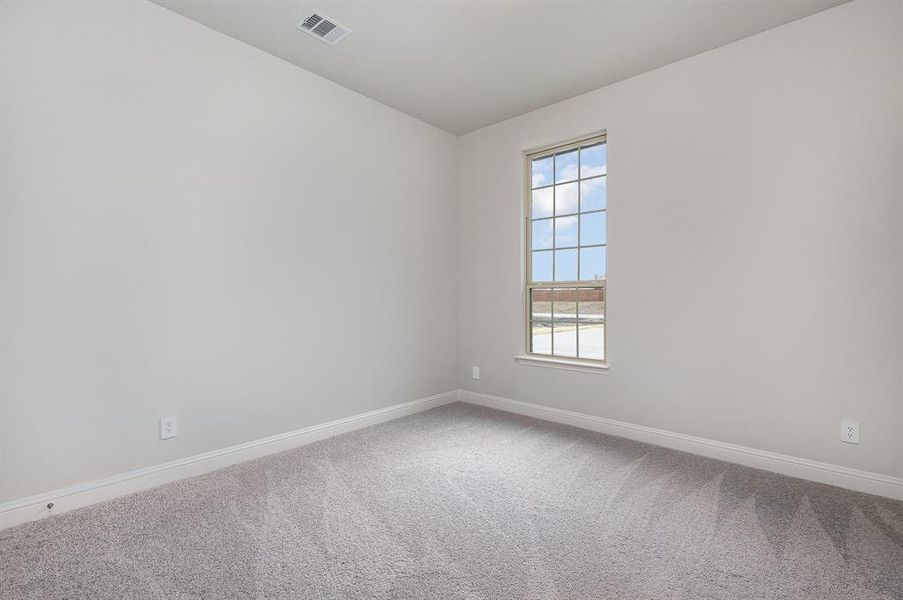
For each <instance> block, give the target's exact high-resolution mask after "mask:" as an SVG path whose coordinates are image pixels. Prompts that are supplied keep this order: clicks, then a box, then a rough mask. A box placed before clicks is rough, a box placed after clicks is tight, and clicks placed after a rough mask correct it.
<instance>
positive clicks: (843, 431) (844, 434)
mask: <svg viewBox="0 0 903 600" xmlns="http://www.w3.org/2000/svg"><path fill="white" fill-rule="evenodd" d="M840 441H841V442H846V443H848V444H858V443H859V421H851V420H850V419H841V420H840Z"/></svg>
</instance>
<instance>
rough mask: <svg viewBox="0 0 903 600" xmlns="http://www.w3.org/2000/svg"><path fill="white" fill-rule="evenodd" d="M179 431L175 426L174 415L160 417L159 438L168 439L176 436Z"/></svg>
mask: <svg viewBox="0 0 903 600" xmlns="http://www.w3.org/2000/svg"><path fill="white" fill-rule="evenodd" d="M177 433H179V429H178V427H177V426H176V418H175V417H163V418H162V419H160V439H161V440H168V439H169V438H174V437H176V434H177Z"/></svg>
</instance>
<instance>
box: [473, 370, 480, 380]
mask: <svg viewBox="0 0 903 600" xmlns="http://www.w3.org/2000/svg"><path fill="white" fill-rule="evenodd" d="M473 378H474V379H479V378H480V367H474V368H473Z"/></svg>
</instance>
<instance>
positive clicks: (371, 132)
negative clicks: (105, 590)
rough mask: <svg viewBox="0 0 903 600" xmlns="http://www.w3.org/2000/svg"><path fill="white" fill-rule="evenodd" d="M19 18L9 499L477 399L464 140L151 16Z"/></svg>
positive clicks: (6, 256)
mask: <svg viewBox="0 0 903 600" xmlns="http://www.w3.org/2000/svg"><path fill="white" fill-rule="evenodd" d="M0 6H2V9H0V10H2V14H0V44H2V48H0V57H2V58H0V81H2V86H3V87H2V91H0V94H2V96H0V103H2V104H0V131H2V134H0V168H2V173H0V227H2V230H0V248H2V254H0V260H2V262H0V353H2V354H0V358H2V360H0V369H2V373H0V382H2V384H0V502H3V501H5V500H11V499H16V498H21V497H24V496H28V495H31V494H35V493H40V492H44V491H48V490H51V489H56V488H60V487H63V486H68V485H71V484H75V483H81V482H86V481H90V480H94V479H97V478H100V477H104V476H107V475H112V474H116V473H121V472H124V471H128V470H130V469H134V468H138V467H142V466H146V465H152V464H157V463H162V462H165V461H169V460H173V459H176V458H180V457H184V456H189V455H193V454H197V453H199V452H203V451H207V450H211V449H215V448H221V447H224V446H228V445H231V444H235V443H239V442H242V441H246V440H253V439H257V438H261V437H264V436H267V435H271V434H275V433H279V432H283V431H288V430H292V429H296V428H299V427H303V426H306V425H310V424H315V423H320V422H324V421H327V420H330V419H334V418H337V417H341V416H345V415H351V414H356V413H360V412H363V411H367V410H371V409H375V408H379V407H383V406H387V405H390V404H395V403H398V402H402V401H406V400H412V399H414V398H418V397H423V396H427V395H431V394H435V393H438V392H442V391H446V390H448V389H452V388H453V387H454V385H455V381H454V369H453V364H454V331H453V323H452V322H450V319H449V318H448V316H449V315H452V314H454V302H455V298H454V286H453V281H452V278H451V277H450V274H452V273H453V271H454V253H453V243H454V228H453V223H454V191H455V176H456V173H455V161H456V148H457V140H456V139H455V138H454V137H453V136H451V135H448V134H446V133H444V132H441V131H439V130H437V129H435V128H433V127H430V126H428V125H425V124H423V123H421V122H419V121H416V120H414V119H412V118H410V117H407V116H404V115H402V114H400V113H398V112H396V111H394V110H391V109H389V108H387V107H386V106H384V105H381V104H379V103H376V102H374V101H371V100H368V99H366V98H364V97H362V96H360V95H358V94H355V93H353V92H350V91H348V90H346V89H344V88H341V87H339V86H337V85H334V84H332V83H330V82H328V81H326V80H323V79H321V78H319V77H317V76H315V75H313V74H310V73H307V72H305V71H302V70H300V69H298V68H296V67H294V66H292V65H289V64H288V63H285V62H282V61H281V60H279V59H276V58H274V57H272V56H270V55H268V54H265V53H263V52H261V51H258V50H256V49H253V48H251V47H249V46H246V45H244V44H242V43H240V42H237V41H235V40H233V39H231V38H228V37H226V36H224V35H222V34H219V33H216V32H214V31H212V30H209V29H207V28H205V27H203V26H201V25H198V24H197V23H194V22H192V21H189V20H187V19H184V18H182V17H180V16H178V15H176V14H174V13H171V12H169V11H167V10H165V9H163V8H160V7H159V6H156V5H153V4H149V3H138V2H104V3H93V4H92V3H86V2H78V3H70V2H29V3H19V2H3V3H2V4H0ZM302 41H303V40H302ZM163 415H177V416H178V418H179V424H180V428H181V432H180V435H179V437H178V438H176V439H174V440H170V441H166V442H159V441H157V439H156V420H157V418H158V417H160V416H163Z"/></svg>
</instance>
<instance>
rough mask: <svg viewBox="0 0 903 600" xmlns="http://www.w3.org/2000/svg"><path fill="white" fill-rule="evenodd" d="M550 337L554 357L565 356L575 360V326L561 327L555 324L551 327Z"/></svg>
mask: <svg viewBox="0 0 903 600" xmlns="http://www.w3.org/2000/svg"><path fill="white" fill-rule="evenodd" d="M552 335H553V340H552V343H553V344H554V348H555V352H554V354H555V356H567V357H570V358H577V326H576V325H574V324H573V323H572V324H570V325H561V324H559V323H555V324H554V325H553V326H552Z"/></svg>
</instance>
